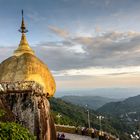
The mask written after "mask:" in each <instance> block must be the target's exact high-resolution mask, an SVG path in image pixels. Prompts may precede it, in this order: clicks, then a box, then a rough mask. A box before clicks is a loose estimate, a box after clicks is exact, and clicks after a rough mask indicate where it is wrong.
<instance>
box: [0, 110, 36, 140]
mask: <svg viewBox="0 0 140 140" xmlns="http://www.w3.org/2000/svg"><path fill="white" fill-rule="evenodd" d="M4 114H5V111H3V110H0V117H2V116H3V115H4ZM35 139H36V138H35V137H34V136H33V135H31V134H30V132H29V131H28V129H26V128H24V127H23V126H21V125H20V124H17V123H15V122H0V140H35Z"/></svg>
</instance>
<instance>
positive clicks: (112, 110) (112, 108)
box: [97, 95, 140, 116]
mask: <svg viewBox="0 0 140 140" xmlns="http://www.w3.org/2000/svg"><path fill="white" fill-rule="evenodd" d="M97 111H99V112H102V113H105V114H110V115H114V116H118V115H122V114H139V113H140V95H137V96H134V97H129V98H127V99H125V100H123V101H119V102H110V103H107V104H105V105H103V106H102V107H100V108H99V109H98V110H97Z"/></svg>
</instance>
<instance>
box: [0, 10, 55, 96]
mask: <svg viewBox="0 0 140 140" xmlns="http://www.w3.org/2000/svg"><path fill="white" fill-rule="evenodd" d="M19 31H20V32H21V33H22V36H21V41H20V44H19V46H18V48H17V49H16V50H15V51H14V54H13V56H11V57H9V58H8V59H6V60H4V61H3V62H2V63H1V64H0V82H17V81H35V82H37V83H38V84H40V85H41V86H42V87H43V89H44V91H43V92H44V93H46V95H47V96H49V97H50V96H53V95H54V93H55V89H56V85H55V81H54V78H53V76H52V74H51V72H50V71H49V69H48V67H47V65H46V64H44V63H43V62H42V61H41V60H40V59H38V58H37V57H36V56H35V54H34V51H33V50H32V49H31V48H30V46H29V44H28V42H27V40H26V36H25V33H26V32H27V30H26V27H25V24H24V18H23V12H22V23H21V28H20V30H19Z"/></svg>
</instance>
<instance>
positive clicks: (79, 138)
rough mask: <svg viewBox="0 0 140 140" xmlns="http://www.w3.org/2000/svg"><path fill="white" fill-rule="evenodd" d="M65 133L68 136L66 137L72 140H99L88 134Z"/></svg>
mask: <svg viewBox="0 0 140 140" xmlns="http://www.w3.org/2000/svg"><path fill="white" fill-rule="evenodd" d="M60 134H61V132H60ZM64 134H65V136H66V139H70V140H98V139H92V138H90V137H87V136H81V135H76V134H70V133H64Z"/></svg>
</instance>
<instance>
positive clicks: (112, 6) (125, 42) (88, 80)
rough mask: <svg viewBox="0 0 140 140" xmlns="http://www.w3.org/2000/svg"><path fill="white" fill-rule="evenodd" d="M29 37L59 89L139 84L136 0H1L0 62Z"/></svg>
mask: <svg viewBox="0 0 140 140" xmlns="http://www.w3.org/2000/svg"><path fill="white" fill-rule="evenodd" d="M21 9H24V15H25V22H26V25H27V28H28V30H29V33H27V39H28V42H29V44H30V46H31V47H32V48H33V49H34V50H35V51H36V55H37V56H38V57H39V58H40V59H41V60H43V61H44V62H45V63H46V64H47V65H48V66H49V68H50V70H51V71H52V73H53V75H54V76H55V79H56V83H57V88H58V89H69V88H70V89H73V88H82V89H83V88H85V89H86V88H104V87H109V88H110V87H139V85H140V0H0V61H2V60H4V59H5V58H7V57H9V56H11V55H12V53H13V51H14V50H15V48H17V46H18V44H19V41H20V36H21V35H20V33H19V32H18V29H19V27H20V22H21Z"/></svg>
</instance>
